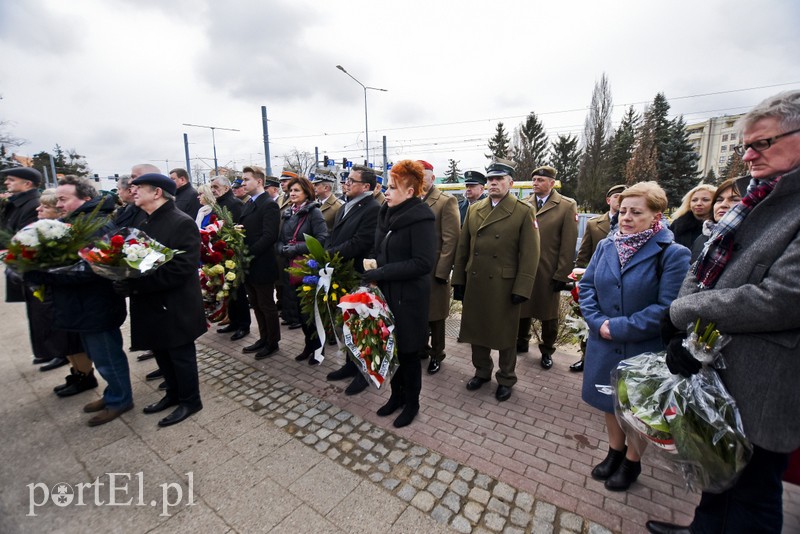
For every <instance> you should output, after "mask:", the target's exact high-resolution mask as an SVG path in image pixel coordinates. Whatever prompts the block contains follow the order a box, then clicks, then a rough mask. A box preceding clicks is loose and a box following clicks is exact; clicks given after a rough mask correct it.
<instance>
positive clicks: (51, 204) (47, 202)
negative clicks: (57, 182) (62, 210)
mask: <svg viewBox="0 0 800 534" xmlns="http://www.w3.org/2000/svg"><path fill="white" fill-rule="evenodd" d="M56 202H58V198H57V197H56V190H55V189H53V188H50V189H45V190H44V191H42V194H41V196H39V204H41V205H43V206H47V207H48V208H55V207H56Z"/></svg>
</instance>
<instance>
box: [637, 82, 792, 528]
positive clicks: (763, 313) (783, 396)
mask: <svg viewBox="0 0 800 534" xmlns="http://www.w3.org/2000/svg"><path fill="white" fill-rule="evenodd" d="M739 127H740V129H741V132H742V135H741V137H740V139H741V140H742V143H743V144H742V145H739V146H737V147H735V150H736V152H737V153H738V154H740V155H741V156H742V159H743V160H744V161H745V162H747V164H748V167H749V169H750V175H749V176H746V177H744V178H743V179H741V180H740V181H739V182H738V184H737V186H738V188H739V191H741V192H742V201H741V203H739V204H737V205H736V206H734V207H733V208H731V210H730V211H729V212H728V213H727V214H726V215H725V217H723V219H722V220H721V221H720V223H719V224H718V225H717V227H716V228H715V230H714V233H713V234H712V236H711V238H710V239H709V241H708V243H707V244H706V247H705V249H704V250H703V253H702V254H701V256H700V259H699V260H698V262H697V264H695V266H693V268H692V269H691V270H690V272H689V274H688V275H687V277H686V279H685V280H684V283H683V287H682V288H681V291H680V294H679V295H678V298H677V299H676V300H675V301H674V302H673V303H672V305H671V306H670V310H669V318H670V319H671V324H670V321H665V322H664V334H665V335H664V336H663V337H665V338H667V337H670V336H671V340H670V341H669V345H668V348H667V365H668V366H669V368H670V370H671V371H672V372H673V373H680V374H682V375H684V376H689V375H691V374H693V373H696V372H698V371H699V370H700V367H701V364H700V362H698V361H697V360H695V359H694V358H693V357H692V356H691V355H690V354H689V353H688V352H687V351H686V350H685V349H683V347H682V346H681V338H682V336H683V335H685V334H682V333H681V332H678V331H677V329H685V328H686V327H687V325H688V324H689V323H692V322H694V321H695V320H697V319H698V318H699V319H701V320H702V322H704V323H706V322H713V323H715V324H716V327H717V329H719V331H720V332H721V333H723V334H726V335H728V336H730V338H731V340H730V342H729V343H728V345H726V346H725V348H724V349H723V351H722V355H723V357H724V358H725V363H726V366H727V367H726V368H725V369H723V370H720V376H721V378H722V381H723V382H724V384H725V386H726V387H727V389H728V391H729V392H730V393H731V395H732V396H733V398H734V399H735V400H736V404H737V406H738V408H739V410H740V413H741V418H742V424H743V425H744V431H745V435H746V436H747V437H748V439H750V441H751V442H752V444H753V447H754V450H753V457H752V459H751V460H750V462H749V464H748V465H747V467H745V468H744V470H743V471H742V473H741V475H740V477H739V479H738V480H737V481H736V483H735V484H734V485H733V487H732V488H730V489H728V490H726V491H724V492H722V493H719V494H713V493H706V492H704V493H703V495H702V498H701V499H700V504H699V505H698V506H697V508H696V509H695V515H694V520H693V521H692V525H691V526H690V527H679V526H676V525H671V524H669V523H663V522H660V521H648V523H647V528H648V530H649V531H650V532H657V533H663V532H690V531H691V532H733V531H734V530H735V531H736V532H781V529H782V522H783V510H782V498H781V495H782V492H783V486H782V485H781V478H782V476H783V473H784V472H785V470H786V468H787V465H788V459H789V453H790V452H792V451H794V450H796V449H797V448H798V447H800V386H798V377H800V357H798V356H800V354H798V347H800V307H798V306H797V303H798V301H800V284H798V283H797V280H798V278H799V277H800V91H789V92H785V93H781V94H778V95H776V96H773V97H770V98H768V99H766V100H764V101H763V102H762V103H760V104H759V105H757V106H756V107H755V108H754V109H753V110H751V111H750V112H749V113H747V114H746V115H745V116H744V117H742V118H741V119H740V121H739ZM689 529H691V530H689Z"/></svg>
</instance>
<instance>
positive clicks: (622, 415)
mask: <svg viewBox="0 0 800 534" xmlns="http://www.w3.org/2000/svg"><path fill="white" fill-rule="evenodd" d="M725 342H726V339H725V337H724V336H720V334H719V332H717V331H716V330H714V327H713V325H710V326H709V327H708V328H706V330H705V332H704V333H703V334H700V333H699V322H698V323H696V325H695V329H694V331H693V332H692V334H690V335H689V336H688V337H687V339H686V340H685V341H684V346H685V347H686V348H687V350H689V351H690V352H692V354H693V355H695V357H697V358H698V360H701V361H704V362H706V365H704V366H703V369H701V370H700V372H699V373H697V374H696V375H693V376H691V377H690V378H684V377H682V376H679V375H673V374H672V373H671V372H670V371H669V369H668V368H667V365H666V354H665V353H664V352H661V353H658V354H652V353H646V354H641V355H639V356H636V357H634V358H629V359H627V360H623V361H622V362H620V364H619V365H618V366H617V368H616V369H615V370H614V371H613V372H612V377H611V380H612V384H616V387H615V388H614V390H613V394H614V406H615V412H616V415H617V419H618V420H619V422H620V424H621V425H622V427H623V429H624V430H625V433H626V434H627V435H628V436H629V437H630V438H632V439H631V440H630V441H631V444H632V445H633V446H636V447H637V449H638V452H640V453H643V452H644V446H645V445H646V444H648V443H649V444H653V445H655V449H656V450H657V451H660V452H661V453H663V454H664V456H665V458H666V459H667V460H668V461H669V462H670V463H671V464H672V465H673V466H674V467H675V468H676V469H677V470H678V471H679V472H681V473H682V474H683V476H684V479H685V481H686V484H687V486H688V487H689V488H690V489H693V490H694V489H697V490H702V491H708V492H712V493H717V492H721V491H724V490H725V489H727V488H729V487H730V486H731V485H732V484H733V483H734V482H735V481H736V479H737V477H738V476H739V473H741V471H742V469H744V467H745V465H747V462H748V461H749V460H750V457H751V455H752V445H751V444H750V442H749V441H748V440H747V438H746V437H745V435H744V431H743V429H742V423H741V419H740V417H739V411H738V409H737V408H736V401H735V400H734V399H733V397H731V395H730V394H729V393H728V391H727V390H726V389H725V386H724V385H723V383H722V380H721V379H720V377H719V374H718V373H717V371H716V370H715V369H713V368H712V367H711V366H710V365H709V363H710V362H713V361H714V360H715V359H717V358H718V356H719V353H720V349H721V348H722V346H723V345H724V343H725Z"/></svg>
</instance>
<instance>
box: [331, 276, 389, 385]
mask: <svg viewBox="0 0 800 534" xmlns="http://www.w3.org/2000/svg"><path fill="white" fill-rule="evenodd" d="M339 308H341V309H342V317H343V319H344V326H343V330H344V342H345V345H347V349H348V351H349V352H350V357H351V358H352V359H353V361H354V362H355V363H356V366H357V367H358V369H359V370H360V371H361V374H363V375H364V377H365V378H366V379H367V382H369V383H371V384H374V385H375V386H376V387H377V388H378V389H380V387H381V386H382V385H383V384H384V383H385V382H386V381H388V380H391V378H392V375H394V373H395V371H397V366H398V361H397V346H396V344H395V337H394V315H392V312H391V310H389V306H388V304H387V303H386V298H385V297H384V296H383V293H382V292H381V290H380V289H378V288H377V287H360V288H358V289H357V290H356V291H354V292H353V293H351V294H349V295H345V296H344V297H342V299H341V302H339Z"/></svg>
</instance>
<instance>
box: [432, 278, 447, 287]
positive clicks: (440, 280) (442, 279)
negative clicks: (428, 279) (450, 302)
mask: <svg viewBox="0 0 800 534" xmlns="http://www.w3.org/2000/svg"><path fill="white" fill-rule="evenodd" d="M434 280H436V283H437V284H441V285H443V286H445V285H447V278H439V277H438V276H436V277H434Z"/></svg>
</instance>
